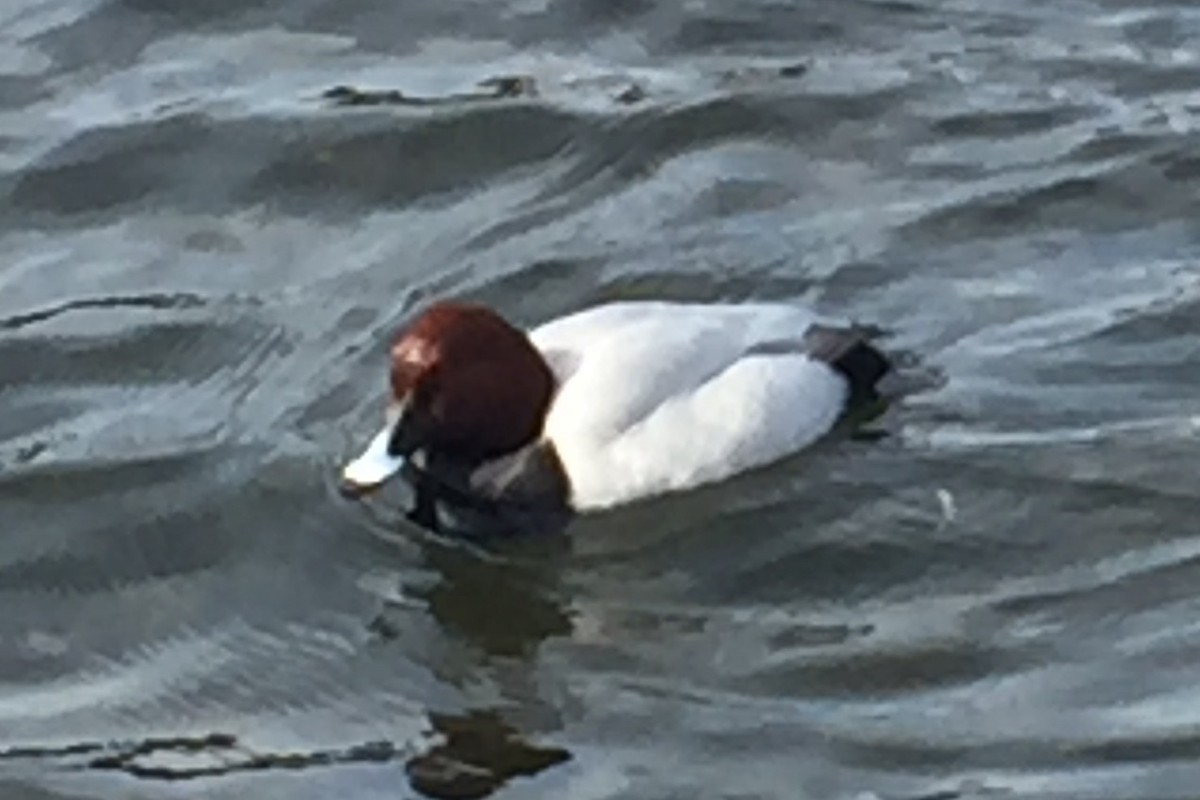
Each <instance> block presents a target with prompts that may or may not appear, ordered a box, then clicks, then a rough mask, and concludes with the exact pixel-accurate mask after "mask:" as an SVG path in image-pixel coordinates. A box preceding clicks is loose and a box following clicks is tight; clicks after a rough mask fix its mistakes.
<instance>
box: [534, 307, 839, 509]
mask: <svg viewBox="0 0 1200 800" xmlns="http://www.w3.org/2000/svg"><path fill="white" fill-rule="evenodd" d="M816 322H817V320H816V319H815V317H814V315H813V314H812V313H811V312H809V311H807V310H805V309H803V308H797V307H793V306H788V305H782V304H749V305H689V304H671V303H617V304H612V305H607V306H601V307H598V308H594V309H589V310H587V311H583V312H580V313H577V314H573V315H571V316H568V317H564V318H562V319H558V320H555V321H553V322H550V323H547V324H546V325H543V326H541V327H539V328H537V329H535V330H534V331H532V332H531V334H530V338H531V339H532V341H533V343H534V344H535V346H537V347H538V349H539V350H540V351H542V352H543V354H545V356H546V358H547V360H548V361H549V363H550V365H551V368H552V369H553V370H554V372H555V374H556V376H557V378H558V380H559V384H560V388H559V391H558V395H557V397H556V398H555V401H554V403H553V405H552V407H551V409H550V413H549V415H548V417H547V420H546V426H545V428H544V435H545V437H546V438H547V439H549V440H550V441H551V442H552V443H553V444H554V446H555V448H556V450H557V452H558V455H559V458H560V459H561V460H562V463H563V466H564V468H565V470H566V472H567V474H568V475H569V476H570V480H571V485H572V501H573V504H574V506H575V507H576V508H578V509H580V510H584V509H589V508H599V507H605V506H610V505H615V504H618V503H622V502H626V501H629V500H632V499H635V498H638V497H643V496H648V495H654V494H660V493H663V492H668V491H673V490H678V489H684V488H688V487H691V486H695V485H698V484H701V483H707V482H709V481H715V480H720V479H722V478H725V477H728V476H730V475H732V474H735V473H737V472H740V471H743V470H746V469H749V468H752V467H755V466H759V465H762V464H766V463H769V462H771V461H774V460H777V459H779V458H781V457H783V456H785V455H787V454H789V453H792V452H795V451H796V450H799V449H801V448H802V447H804V446H806V445H808V444H810V443H812V442H813V441H814V440H815V439H817V438H819V437H820V436H821V435H823V434H824V433H825V432H827V431H828V430H829V428H830V427H832V425H833V424H834V422H835V421H836V420H837V418H838V416H839V415H840V414H841V412H842V410H843V406H844V404H845V401H846V397H847V394H848V384H847V381H846V380H845V378H844V377H843V376H842V375H841V374H839V373H838V371H837V370H835V369H834V368H833V367H831V366H830V365H829V364H828V363H825V362H824V361H822V360H820V359H819V358H816V357H814V356H813V355H812V354H811V342H810V340H809V339H808V338H806V334H807V333H808V332H809V331H810V329H812V328H813V326H814V324H816Z"/></svg>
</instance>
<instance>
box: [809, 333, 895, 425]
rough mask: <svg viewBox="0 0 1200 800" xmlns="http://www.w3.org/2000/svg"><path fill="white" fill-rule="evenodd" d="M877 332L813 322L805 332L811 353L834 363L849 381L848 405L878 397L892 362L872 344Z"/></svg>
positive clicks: (868, 401)
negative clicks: (882, 379)
mask: <svg viewBox="0 0 1200 800" xmlns="http://www.w3.org/2000/svg"><path fill="white" fill-rule="evenodd" d="M877 333H878V332H877V331H875V330H873V329H871V328H862V327H857V326H855V327H849V328H834V327H829V326H825V325H813V326H812V327H811V328H809V329H808V331H807V332H806V333H805V334H804V338H805V341H806V343H807V345H808V352H809V354H810V355H811V356H812V357H813V358H816V359H820V360H821V361H824V362H825V363H827V364H829V366H831V367H833V368H834V369H835V370H837V371H838V372H839V373H841V374H842V375H843V376H845V378H846V381H847V382H848V383H849V384H850V397H849V399H848V401H847V406H849V407H857V406H860V405H863V404H867V403H874V402H875V401H876V400H878V399H879V388H878V384H879V380H880V379H881V378H882V377H883V376H884V375H886V374H887V373H888V371H890V370H891V368H892V365H891V362H890V361H888V359H887V356H885V355H884V354H883V353H881V352H880V351H879V350H878V349H876V348H875V346H874V345H872V344H871V337H872V336H874V335H876V334H877Z"/></svg>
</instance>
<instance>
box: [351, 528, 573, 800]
mask: <svg viewBox="0 0 1200 800" xmlns="http://www.w3.org/2000/svg"><path fill="white" fill-rule="evenodd" d="M409 541H410V543H411V541H412V540H409ZM421 542H422V551H423V552H422V554H423V556H424V559H423V560H424V562H425V566H426V567H427V568H429V569H430V570H431V571H432V572H433V574H434V575H435V576H436V578H435V580H433V581H432V582H428V583H425V584H424V585H419V586H405V587H402V588H400V587H398V588H399V589H400V590H399V591H398V592H396V593H393V595H392V596H393V597H397V596H402V597H403V598H404V600H403V602H397V601H395V600H390V601H387V605H386V606H385V607H384V608H383V609H382V610H381V612H380V613H379V614H378V615H377V616H376V617H375V619H374V620H372V621H371V622H370V624H369V626H368V628H369V630H370V631H371V632H372V633H373V634H375V635H376V636H379V637H380V638H383V639H399V638H400V637H401V633H402V631H403V630H404V629H405V624H404V622H403V620H402V618H401V617H396V618H395V619H394V620H393V619H390V617H391V615H392V614H397V615H403V614H407V613H411V610H412V607H413V606H414V605H418V606H420V607H421V608H422V609H423V610H424V611H426V612H427V613H428V614H429V615H430V616H431V617H432V618H433V621H434V622H435V623H436V625H437V627H438V628H439V629H440V630H441V631H443V632H444V633H446V634H447V635H448V636H450V637H452V638H453V639H455V640H456V641H458V642H461V643H463V644H466V645H467V646H468V647H469V649H471V650H472V651H474V652H475V653H478V654H480V655H481V656H482V663H481V662H480V661H479V660H477V659H475V658H472V659H471V660H470V664H469V665H467V673H466V674H464V673H456V668H455V667H454V666H453V665H451V664H445V665H439V670H438V671H439V672H440V673H441V676H442V679H443V680H449V681H450V682H452V683H455V684H462V685H464V686H465V685H469V684H472V683H475V682H476V681H477V679H478V676H479V670H480V669H482V670H484V671H486V672H487V673H488V679H489V681H490V682H493V683H494V684H495V685H496V686H497V688H498V690H499V691H500V693H501V695H502V696H503V697H504V698H505V703H504V705H505V712H504V713H502V712H500V711H499V710H497V709H495V708H487V707H485V708H474V709H471V710H468V711H467V712H465V713H461V714H447V713H441V712H438V711H431V712H430V713H429V723H430V727H431V733H432V734H433V737H432V739H431V743H430V745H429V746H428V747H426V748H423V749H422V750H421V751H420V752H418V753H417V754H416V755H414V756H412V757H411V758H409V759H408V761H407V762H406V765H405V766H406V774H407V777H408V779H409V782H410V783H411V785H412V787H413V789H414V790H416V791H418V792H420V793H421V794H423V795H426V796H428V797H434V798H482V797H486V796H487V795H489V794H490V793H492V792H494V791H496V790H497V789H499V788H500V787H501V786H503V785H505V784H506V783H507V782H508V781H510V780H512V779H513V778H518V777H528V776H532V775H535V774H537V773H539V772H541V771H542V770H545V769H548V768H549V767H552V766H555V765H557V764H561V763H563V762H565V761H567V760H569V759H570V757H571V754H570V753H569V752H568V751H567V750H565V749H563V748H561V747H557V746H554V745H546V744H534V743H531V742H530V741H528V740H527V739H526V738H524V736H523V735H522V729H526V730H527V729H528V728H530V727H536V728H539V729H544V728H546V727H550V728H553V727H555V726H556V725H557V724H558V722H557V717H558V712H557V710H556V709H555V708H553V707H552V706H551V704H549V703H546V702H544V701H542V700H541V699H540V697H541V696H542V695H543V692H544V689H545V687H543V686H541V685H539V683H538V674H537V670H536V668H535V666H536V665H535V664H534V663H533V662H534V660H535V658H536V654H537V651H538V649H539V647H540V646H541V645H542V644H543V643H544V642H546V641H547V640H550V639H553V638H556V637H562V636H569V635H571V633H572V631H573V623H572V618H571V616H570V613H569V611H568V610H567V608H565V607H564V603H563V602H562V601H561V600H560V599H559V597H558V596H557V592H556V586H555V584H556V576H557V574H558V570H557V568H556V565H557V563H558V562H559V558H558V557H559V556H562V555H565V554H566V552H567V551H568V549H569V540H567V539H566V537H561V536H548V537H547V536H527V537H517V538H515V539H506V540H504V541H497V540H490V541H488V542H486V543H484V544H479V545H476V544H474V543H468V542H466V541H464V540H462V539H458V538H447V537H443V536H438V535H433V536H427V537H426V538H424V539H423V540H421ZM485 545H486V548H487V549H484V546H485ZM462 666H463V665H460V666H459V669H461V668H462ZM513 715H519V716H520V717H521V719H520V720H514V719H512V717H513Z"/></svg>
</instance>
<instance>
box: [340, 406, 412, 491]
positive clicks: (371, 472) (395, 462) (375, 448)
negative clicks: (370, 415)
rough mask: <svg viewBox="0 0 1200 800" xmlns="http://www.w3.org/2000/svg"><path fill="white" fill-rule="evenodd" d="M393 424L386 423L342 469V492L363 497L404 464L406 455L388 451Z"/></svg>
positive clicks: (384, 481)
mask: <svg viewBox="0 0 1200 800" xmlns="http://www.w3.org/2000/svg"><path fill="white" fill-rule="evenodd" d="M392 428H393V426H392V425H390V424H389V425H386V426H385V427H384V429H383V430H382V431H380V432H379V434H378V435H376V437H375V438H374V439H372V440H371V443H370V444H369V445H367V449H366V450H364V451H363V452H362V455H360V456H359V457H358V458H356V459H354V460H353V461H351V462H350V463H349V464H347V465H346V466H345V467H344V468H343V469H342V485H341V490H342V494H343V495H345V496H347V497H362V496H363V495H365V494H369V493H370V492H372V491H374V490H375V489H378V488H379V487H380V486H382V485H383V484H384V483H386V482H387V480H388V479H389V478H391V477H392V476H394V475H395V474H396V473H397V472H399V471H400V469H401V468H402V467H403V466H404V456H394V455H391V454H390V453H388V443H389V442H390V441H391V439H392Z"/></svg>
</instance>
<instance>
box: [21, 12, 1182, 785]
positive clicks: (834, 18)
mask: <svg viewBox="0 0 1200 800" xmlns="http://www.w3.org/2000/svg"><path fill="white" fill-rule="evenodd" d="M502 76H523V77H526V78H532V83H531V82H530V81H528V80H525V81H524V82H523V83H521V84H520V85H521V86H522V87H523V88H525V89H529V88H532V89H533V90H534V91H533V92H528V91H526V92H524V93H523V94H521V95H520V96H511V97H502V98H496V99H474V100H472V99H457V100H454V99H451V100H450V101H448V102H438V100H439V99H446V98H451V96H454V95H459V94H463V93H471V92H482V93H487V92H492V91H494V86H493V87H492V88H485V89H484V90H477V89H476V88H475V85H476V84H477V83H478V82H480V81H484V80H487V79H489V78H494V77H502ZM335 86H348V87H353V88H354V89H357V90H361V91H364V92H370V91H378V92H385V93H386V92H390V91H396V90H398V91H400V92H402V93H404V95H405V97H406V98H409V97H415V98H421V99H423V100H426V101H432V102H429V103H426V104H416V103H401V104H397V103H383V104H378V105H339V104H337V103H336V102H335V101H334V100H333V99H331V98H326V97H323V94H324V93H325V92H326V91H327V90H329V89H331V88H332V87H335ZM1197 87H1200V11H1198V10H1197V9H1196V8H1195V7H1194V6H1193V5H1192V4H1189V3H1183V2H1178V3H1171V2H1154V3H1146V2H1138V1H1137V0H1077V1H1076V2H1063V3H1054V4H1042V3H1035V2H1015V1H1014V2H1009V3H1005V4H995V3H984V2H979V0H957V1H955V0H944V1H942V2H935V1H934V0H911V1H910V2H882V1H880V2H868V1H867V0H855V1H854V2H843V3H821V2H813V1H808V2H800V1H797V2H792V3H770V2H765V1H764V0H756V2H752V3H735V2H731V1H726V0H712V1H711V2H704V1H702V2H695V3H686V4H671V3H654V2H651V0H622V1H621V2H615V3H614V2H599V1H595V0H576V1H575V2H540V1H539V0H532V1H531V0H516V2H510V3H508V4H496V3H488V4H483V3H468V2H465V0H458V1H457V2H453V3H440V4H428V3H394V2H381V0H351V1H348V0H336V2H335V0H277V1H276V2H264V1H263V0H222V1H221V2H216V3H213V2H210V3H178V2H168V1H167V0H12V2H9V3H8V4H7V5H6V6H5V7H4V9H3V11H0V170H2V171H3V177H2V178H0V192H2V193H3V203H2V204H0V242H2V247H0V252H3V253H4V258H3V262H2V266H0V410H2V413H0V518H2V519H3V520H4V523H5V524H4V526H3V527H4V536H3V539H2V540H0V605H2V607H3V608H4V609H5V610H4V613H3V615H0V787H2V788H3V789H4V794H5V796H6V797H23V798H38V799H39V800H50V799H51V798H53V800H63V799H64V798H72V799H75V798H85V797H87V798H90V797H105V798H113V797H121V798H150V797H154V798H159V797H163V796H188V797H191V796H203V797H215V798H222V797H228V798H234V797H245V796H253V797H260V798H266V797H280V798H307V797H314V798H316V797H321V798H324V797H355V798H373V797H396V796H410V795H411V794H412V793H413V791H415V789H419V790H421V791H424V792H425V793H427V794H430V795H433V796H459V797H461V796H482V795H485V794H487V793H488V792H490V791H493V790H495V795H494V796H495V797H498V798H499V797H514V798H515V797H521V798H542V797H544V798H561V797H571V798H628V797H636V798H640V799H642V800H653V799H656V798H664V799H665V798H693V797H723V798H739V800H743V799H748V798H808V797H811V798H881V799H884V800H919V799H924V800H930V799H931V798H939V800H941V799H942V798H956V799H957V798H962V799H963V800H966V799H967V798H995V797H1019V798H1105V800H1117V799H1118V798H1149V797H1153V798H1192V797H1194V796H1195V793H1196V789H1195V787H1196V786H1197V785H1200V766H1198V763H1197V760H1196V755H1197V752H1198V747H1197V741H1198V737H1200V695H1198V694H1197V690H1196V688H1195V687H1196V681H1195V664H1196V663H1197V657H1198V656H1200V626H1198V625H1197V623H1196V619H1197V618H1198V614H1197V612H1198V611H1200V601H1197V599H1196V596H1195V587H1196V585H1197V581H1198V580H1200V540H1198V539H1197V538H1196V534H1195V530H1194V527H1193V526H1194V524H1195V519H1196V513H1197V511H1198V510H1200V502H1198V501H1200V496H1198V493H1197V490H1196V488H1195V486H1196V484H1195V478H1194V473H1195V464H1196V463H1197V456H1198V455H1200V445H1198V440H1197V434H1198V432H1200V406H1198V405H1197V401H1196V397H1197V396H1198V392H1197V390H1198V389H1200V369H1198V368H1197V364H1196V358H1197V356H1196V353H1197V346H1198V344H1200V335H1198V329H1197V325H1196V322H1195V320H1196V318H1197V317H1196V314H1197V312H1198V311H1200V272H1198V270H1197V264H1198V262H1200V224H1198V223H1197V220H1200V192H1198V191H1197V190H1198V188H1200V158H1198V157H1197V155H1196V153H1197V152H1200V88H1197ZM376 99H378V98H376ZM391 99H393V100H394V99H395V97H394V96H392V98H391ZM451 294H452V295H457V296H466V297H471V298H475V299H481V300H483V301H486V302H488V303H490V304H492V305H494V306H496V307H497V308H499V309H501V310H503V311H504V312H505V313H506V314H507V315H509V316H510V317H511V318H512V319H514V320H516V321H518V322H521V323H526V324H531V323H534V322H537V321H541V320H544V319H547V318H550V317H553V316H556V315H558V314H561V313H565V312H567V311H569V310H572V309H575V308H578V307H581V306H583V305H586V304H588V303H592V302H596V301H599V300H604V299H612V298H625V297H671V298H679V299H714V300H715V299H722V300H740V299H757V298H773V299H785V300H792V301H796V302H804V303H808V304H811V305H814V306H816V307H818V308H820V309H821V310H822V311H825V312H828V313H831V314H837V315H844V316H850V317H853V318H856V319H859V320H862V321H865V322H871V323H875V324H880V325H883V326H885V327H886V328H887V329H888V330H889V331H891V339H890V341H889V345H890V346H892V347H894V348H896V349H899V350H904V351H907V352H911V353H914V354H917V355H918V356H919V357H920V359H921V361H922V363H923V364H925V365H928V366H929V367H930V368H931V369H935V370H936V371H938V372H939V373H940V374H941V375H942V376H943V383H942V385H940V386H936V387H933V388H930V389H929V390H928V391H925V392H923V393H920V394H918V395H915V396H913V397H910V398H908V399H907V400H906V401H905V402H903V403H901V404H899V405H897V406H894V407H893V408H891V409H890V410H889V411H888V413H887V414H886V415H885V417H884V418H883V419H881V420H879V421H877V422H876V423H875V426H876V427H877V428H878V429H881V430H882V431H884V432H886V433H887V435H886V436H884V437H882V438H878V437H869V438H862V437H853V436H838V437H834V439H832V440H830V441H829V442H827V443H824V444H822V445H821V446H820V447H818V448H816V449H814V450H813V451H811V452H809V453H806V454H804V455H802V456H799V457H797V458H794V459H791V460H789V461H787V462H786V463H783V464H779V465H776V466H774V467H771V468H769V469H766V470H762V471H760V472H756V473H754V474H752V475H747V476H744V477H742V478H739V479H737V480H734V481H731V482H729V483H727V484H724V485H722V486H718V487H710V488H708V489H705V490H702V491H697V492H693V493H689V494H686V495H681V496H677V497H671V498H667V499H662V500H658V501H654V502H650V503H646V504H643V505H639V506H637V507H632V508H628V509H624V510H622V511H619V512H615V513H611V514H606V515H602V516H598V517H594V518H588V519H583V520H580V521H579V522H578V523H576V524H575V526H574V527H573V528H572V531H571V536H570V539H569V540H568V541H565V542H563V541H527V542H521V543H516V544H509V545H504V546H500V547H496V548H493V549H492V550H490V551H481V550H477V549H473V548H469V547H466V546H462V545H456V544H454V543H448V542H443V541H438V540H436V539H432V538H430V537H427V536H422V535H420V534H418V533H417V532H415V531H413V530H411V529H410V528H408V527H406V526H405V525H404V524H403V523H402V522H401V521H400V520H399V518H398V516H399V515H398V506H399V504H400V503H401V502H403V492H402V491H400V490H398V491H396V492H392V493H391V494H389V495H388V497H387V498H385V500H384V501H383V502H376V503H373V504H370V505H366V506H363V505H356V504H350V503H346V502H343V501H341V500H340V499H339V498H338V497H337V496H336V491H335V478H336V470H335V468H336V466H337V465H338V463H339V462H340V461H341V459H342V458H343V457H345V456H346V455H347V454H349V453H350V452H351V451H352V448H353V447H354V446H356V445H358V444H360V443H361V442H362V441H363V440H364V437H366V436H368V435H369V434H370V433H371V432H373V430H374V428H375V427H376V425H377V422H378V419H379V414H380V404H381V402H382V391H383V388H384V380H383V377H384V374H383V365H384V352H383V347H382V343H383V342H384V341H385V339H386V335H387V334H388V332H390V331H391V330H392V329H393V328H394V327H395V325H396V324H397V323H398V322H399V321H400V320H401V319H403V318H404V315H405V313H406V312H407V311H408V310H410V309H411V308H413V307H414V306H416V305H417V304H419V303H420V302H422V301H423V300H425V299H427V298H430V297H435V296H443V295H451ZM439 735H440V738H439ZM439 742H441V743H442V744H441V745H440V746H439ZM456 764H457V766H456ZM464 764H465V765H466V766H463V765H464ZM506 778H507V779H509V780H508V781H507V782H505V779H506ZM413 787H415V789H414V788H413Z"/></svg>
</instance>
